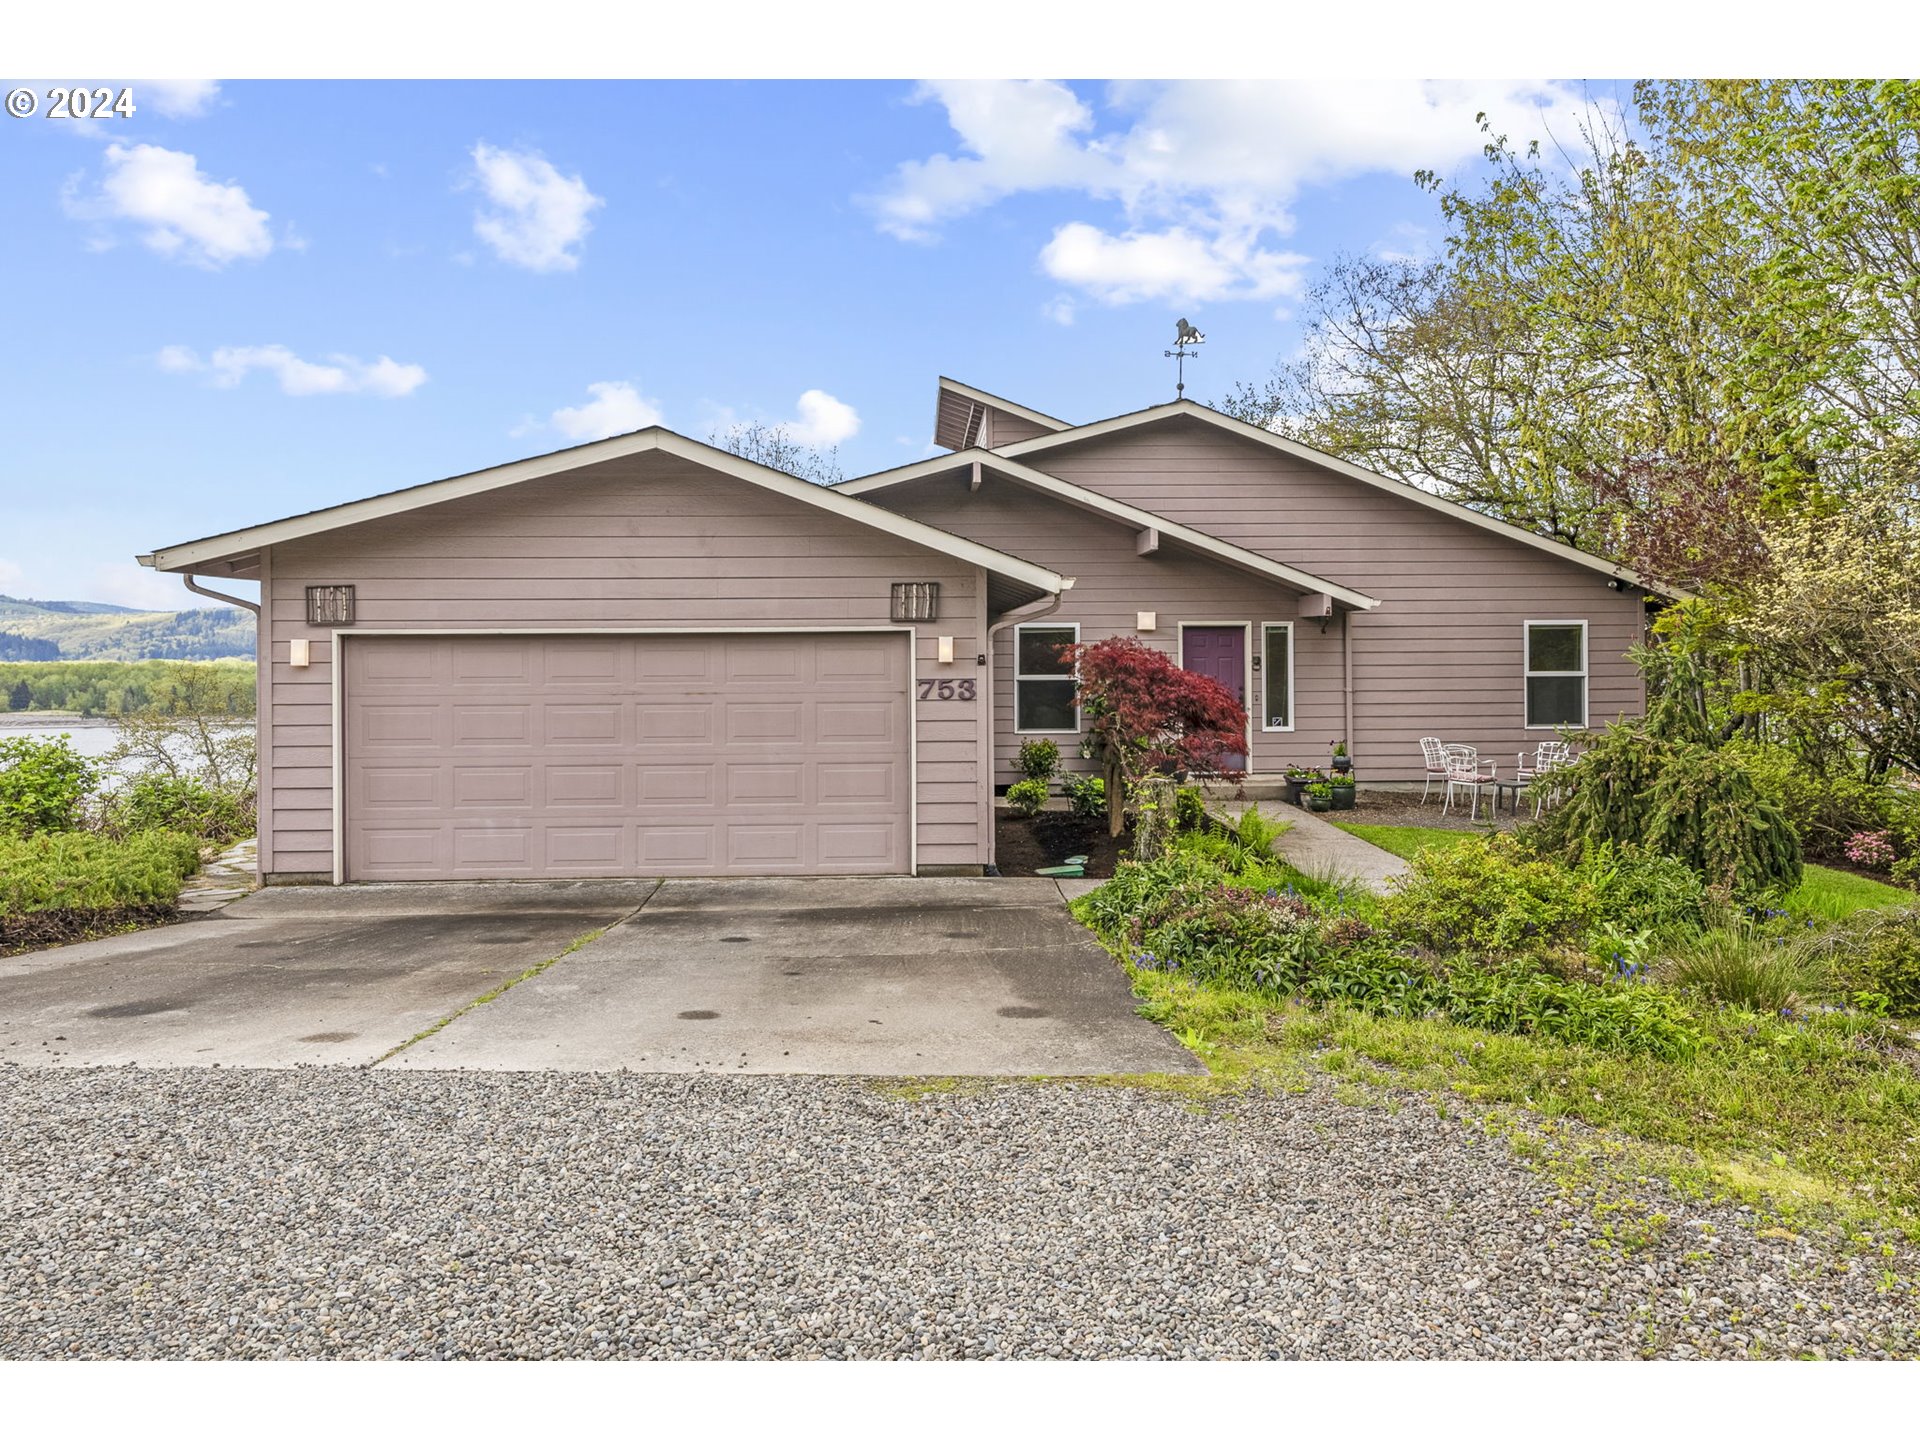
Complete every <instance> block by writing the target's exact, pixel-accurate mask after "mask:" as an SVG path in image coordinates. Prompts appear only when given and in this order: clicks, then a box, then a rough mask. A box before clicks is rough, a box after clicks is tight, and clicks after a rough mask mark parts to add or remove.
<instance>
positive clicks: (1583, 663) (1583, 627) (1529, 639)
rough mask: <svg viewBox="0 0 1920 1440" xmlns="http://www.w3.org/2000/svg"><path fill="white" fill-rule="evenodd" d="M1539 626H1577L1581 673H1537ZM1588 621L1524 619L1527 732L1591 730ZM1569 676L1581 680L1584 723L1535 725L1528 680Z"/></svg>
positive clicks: (1523, 717) (1523, 714)
mask: <svg viewBox="0 0 1920 1440" xmlns="http://www.w3.org/2000/svg"><path fill="white" fill-rule="evenodd" d="M1536 625H1554V626H1559V627H1561V628H1563V629H1564V628H1566V627H1568V626H1577V627H1579V630H1580V668H1579V669H1578V670H1535V669H1534V668H1533V665H1532V660H1533V627H1534V626H1536ZM1587 639H1588V636H1587V622H1586V621H1584V620H1523V621H1521V622H1520V671H1521V676H1520V718H1521V720H1522V722H1523V723H1522V726H1521V728H1522V729H1525V730H1584V729H1586V728H1587V709H1588V704H1589V698H1588V693H1587V692H1588V689H1589V687H1590V686H1591V684H1592V679H1593V653H1592V651H1591V650H1590V649H1589V648H1588V645H1587ZM1569 675H1578V676H1579V677H1580V720H1579V723H1578V724H1576V723H1574V722H1573V721H1571V720H1561V721H1558V722H1557V723H1555V724H1551V725H1535V724H1534V723H1533V721H1532V717H1531V716H1530V715H1529V713H1528V709H1529V707H1528V704H1527V681H1529V680H1532V679H1535V678H1551V677H1554V676H1558V677H1560V678H1561V679H1565V678H1566V677H1567V676H1569Z"/></svg>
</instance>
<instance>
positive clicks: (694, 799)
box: [638, 764, 719, 809]
mask: <svg viewBox="0 0 1920 1440" xmlns="http://www.w3.org/2000/svg"><path fill="white" fill-rule="evenodd" d="M718 768H719V767H718V766H717V765H713V764H706V765H642V766H640V767H639V769H638V775H639V784H640V803H641V804H642V805H692V806H696V807H698V808H700V809H705V808H706V807H707V806H709V805H711V804H713V797H714V795H715V793H716V792H717V787H716V786H715V784H714V772H715V771H716V770H717V769H718Z"/></svg>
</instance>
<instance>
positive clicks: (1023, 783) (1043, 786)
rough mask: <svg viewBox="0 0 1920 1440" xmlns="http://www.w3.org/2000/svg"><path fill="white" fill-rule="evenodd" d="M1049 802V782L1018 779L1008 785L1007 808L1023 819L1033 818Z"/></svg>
mask: <svg viewBox="0 0 1920 1440" xmlns="http://www.w3.org/2000/svg"><path fill="white" fill-rule="evenodd" d="M1046 803H1047V782H1046V781H1044V780H1017V781H1015V782H1014V783H1013V784H1011V785H1009V786H1008V787H1007V808H1008V809H1009V810H1011V811H1013V813H1014V814H1016V815H1018V816H1019V817H1020V818H1021V819H1022V820H1031V819H1032V818H1033V817H1034V816H1035V815H1038V814H1039V813H1040V808H1041V807H1042V806H1043V805H1045V804H1046Z"/></svg>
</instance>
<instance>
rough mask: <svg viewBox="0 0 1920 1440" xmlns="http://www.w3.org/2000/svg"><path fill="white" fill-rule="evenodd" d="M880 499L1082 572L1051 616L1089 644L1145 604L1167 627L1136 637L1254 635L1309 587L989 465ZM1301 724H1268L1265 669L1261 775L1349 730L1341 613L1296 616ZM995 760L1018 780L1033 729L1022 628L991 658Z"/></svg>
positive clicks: (1319, 750) (1001, 777)
mask: <svg viewBox="0 0 1920 1440" xmlns="http://www.w3.org/2000/svg"><path fill="white" fill-rule="evenodd" d="M872 498H873V499H875V500H877V501H881V502H883V503H885V504H886V506H887V508H889V509H891V510H895V511H897V512H899V513H900V514H903V515H908V516H911V517H912V518H913V519H916V520H922V521H925V522H926V523H927V524H929V525H937V526H939V527H940V528H941V529H943V530H951V531H953V532H954V533H956V534H960V535H965V536H967V537H968V538H969V539H973V540H978V541H980V542H981V543H982V544H984V545H991V546H994V547H995V548H996V549H999V548H1007V549H1009V550H1010V551H1011V552H1012V553H1015V554H1018V555H1020V556H1021V557H1022V558H1023V559H1027V560H1032V561H1034V562H1035V563H1036V564H1040V565H1045V566H1047V567H1048V568H1049V569H1052V570H1056V571H1058V572H1059V573H1060V574H1063V575H1071V576H1073V577H1074V587H1073V589H1072V590H1071V591H1069V592H1068V594H1067V598H1066V600H1065V601H1064V603H1063V604H1062V605H1061V606H1060V608H1059V609H1058V610H1056V611H1055V612H1054V613H1053V614H1051V615H1049V616H1047V617H1046V619H1045V620H1044V621H1041V622H1037V623H1042V624H1045V623H1062V624H1067V623H1074V622H1077V623H1078V624H1079V625H1080V638H1081V640H1082V641H1084V642H1091V641H1095V640H1102V639H1105V638H1106V637H1107V636H1109V635H1135V634H1137V633H1138V632H1137V631H1136V628H1135V620H1136V619H1137V617H1138V613H1139V612H1140V611H1142V610H1153V611H1156V612H1157V619H1158V626H1157V628H1156V629H1155V630H1154V631H1153V632H1151V633H1148V634H1140V635H1139V636H1138V638H1140V639H1141V640H1143V641H1145V642H1147V643H1148V644H1151V645H1153V646H1155V647H1156V648H1158V649H1161V650H1164V651H1166V653H1167V654H1169V655H1172V656H1174V657H1175V658H1176V659H1177V658H1178V648H1177V647H1178V644H1179V624H1180V622H1181V621H1183V620H1184V621H1186V622H1187V623H1189V624H1194V623H1200V622H1205V621H1216V622H1240V621H1249V622H1251V623H1252V626H1253V631H1252V636H1253V643H1254V645H1256V646H1257V645H1258V644H1259V637H1260V626H1261V624H1262V623H1263V622H1268V621H1285V620H1293V619H1294V618H1295V616H1296V614H1297V611H1298V608H1299V597H1298V596H1297V595H1296V594H1295V593H1294V592H1292V591H1290V590H1288V589H1287V588H1285V587H1284V586H1281V585H1277V584H1275V583H1273V582H1272V581H1268V580H1262V579H1260V578H1258V577H1256V576H1253V575H1248V574H1245V573H1243V572H1241V571H1237V570H1233V569H1230V568H1227V567H1225V566H1222V565H1220V564H1219V563H1218V562H1216V561H1212V560H1205V559H1202V558H1200V557H1199V556H1197V555H1194V554H1193V553H1192V552H1190V551H1181V550H1179V549H1178V548H1176V547H1175V546H1174V545H1172V544H1171V543H1163V544H1162V546H1161V548H1160V550H1159V552H1158V553H1157V554H1155V555H1151V556H1141V555H1139V554H1138V553H1137V552H1136V550H1135V548H1134V541H1135V533H1136V532H1135V531H1134V530H1133V529H1132V527H1130V526H1127V525H1122V524H1118V523H1116V522H1114V521H1111V520H1107V519H1103V518H1101V517H1098V516H1094V515H1090V514H1088V513H1087V512H1085V511H1083V510H1079V509H1076V508H1073V507H1069V506H1066V505H1063V504H1062V503H1061V502H1059V501H1057V500H1054V499H1051V498H1050V497H1047V496H1042V495H1039V494H1037V493H1035V492H1034V491H1032V490H1028V489H1026V488H1024V487H1022V486H1019V485H1016V484H1014V483H1013V482H1012V481H1009V480H1001V479H998V478H996V477H995V476H993V475H991V474H989V475H987V476H986V477H985V479H984V480H983V481H982V483H981V488H980V490H979V491H978V492H972V491H969V489H968V486H967V480H966V478H964V477H962V476H941V477H935V478H932V479H927V480H919V481H912V482H909V483H907V484H904V485H897V486H894V487H891V488H889V489H885V490H879V491H875V492H874V494H873V496H872ZM1294 642H1295V646H1296V654H1295V659H1294V689H1295V692H1296V695H1297V697H1298V698H1297V702H1296V704H1295V707H1294V729H1293V730H1292V731H1290V732H1288V731H1272V732H1269V731H1263V730H1262V729H1261V728H1260V713H1259V712H1260V709H1261V701H1262V698H1263V696H1264V694H1265V691H1264V688H1263V687H1264V684H1265V678H1266V677H1265V676H1264V675H1263V674H1256V675H1255V677H1254V688H1253V690H1252V691H1251V692H1250V693H1249V696H1248V709H1249V711H1250V712H1252V714H1253V720H1254V732H1253V749H1252V752H1251V754H1252V761H1253V764H1252V768H1253V769H1254V770H1255V771H1257V772H1261V773H1268V772H1272V771H1274V770H1279V769H1284V768H1285V767H1286V766H1287V765H1289V764H1294V763H1305V762H1311V763H1316V764H1317V763H1321V762H1323V761H1324V760H1325V759H1326V757H1327V753H1328V751H1327V747H1328V743H1329V742H1330V741H1332V740H1334V739H1335V738H1337V737H1338V736H1339V735H1341V734H1342V733H1343V721H1342V706H1343V704H1344V700H1345V695H1344V690H1343V686H1342V681H1341V659H1340V622H1339V621H1338V620H1337V619H1336V620H1335V621H1334V622H1333V623H1332V624H1331V625H1329V626H1328V627H1327V629H1326V630H1325V631H1324V632H1322V630H1321V628H1320V624H1319V622H1318V621H1297V622H1296V623H1295V626H1294ZM993 666H994V671H993V698H994V738H995V766H994V783H995V784H996V785H1006V784H1008V783H1009V782H1010V781H1012V780H1013V779H1015V778H1017V777H1016V776H1015V774H1014V771H1013V757H1014V755H1015V753H1016V752H1017V751H1018V750H1019V748H1020V742H1021V740H1022V739H1024V738H1025V737H1023V736H1020V735H1017V734H1015V733H1014V723H1013V722H1014V712H1013V705H1014V696H1013V684H1014V682H1013V632H1012V631H1011V630H1007V631H1004V632H1002V634H1001V635H1000V636H999V637H998V639H997V642H996V644H995V648H994V656H993ZM1051 738H1053V739H1055V740H1057V741H1058V742H1059V743H1060V748H1061V751H1062V758H1063V759H1064V760H1065V761H1066V762H1067V763H1068V765H1069V767H1070V768H1072V769H1076V770H1089V769H1091V768H1092V766H1091V764H1090V763H1089V762H1086V761H1082V760H1081V759H1080V758H1079V757H1078V755H1077V753H1076V750H1075V746H1074V745H1073V743H1072V742H1071V737H1065V736H1054V737H1051Z"/></svg>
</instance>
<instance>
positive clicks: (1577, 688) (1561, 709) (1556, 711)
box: [1527, 620, 1587, 730]
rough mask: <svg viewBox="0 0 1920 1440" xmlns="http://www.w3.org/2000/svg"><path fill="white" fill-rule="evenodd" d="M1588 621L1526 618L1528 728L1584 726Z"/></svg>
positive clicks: (1550, 728)
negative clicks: (1527, 619)
mask: <svg viewBox="0 0 1920 1440" xmlns="http://www.w3.org/2000/svg"><path fill="white" fill-rule="evenodd" d="M1586 723H1587V622H1586V621H1584V620H1529V621H1527V728H1528V729H1529V730H1559V729H1563V728H1566V727H1569V726H1572V727H1574V728H1577V729H1584V728H1585V727H1586Z"/></svg>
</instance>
